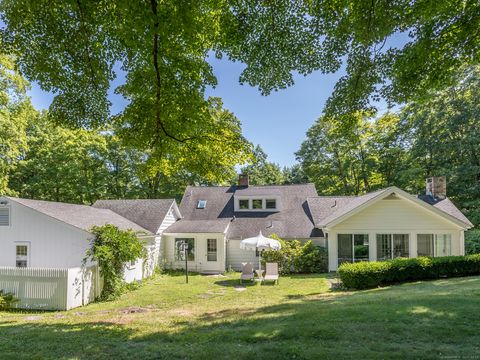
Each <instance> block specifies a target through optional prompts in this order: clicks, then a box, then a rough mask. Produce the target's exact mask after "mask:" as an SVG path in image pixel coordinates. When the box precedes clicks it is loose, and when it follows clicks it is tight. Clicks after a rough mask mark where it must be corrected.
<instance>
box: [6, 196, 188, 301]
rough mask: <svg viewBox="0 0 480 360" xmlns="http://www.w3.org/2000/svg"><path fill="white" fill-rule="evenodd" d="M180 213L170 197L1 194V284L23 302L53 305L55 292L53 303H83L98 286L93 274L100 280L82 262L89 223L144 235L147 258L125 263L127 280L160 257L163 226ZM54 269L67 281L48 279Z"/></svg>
mask: <svg viewBox="0 0 480 360" xmlns="http://www.w3.org/2000/svg"><path fill="white" fill-rule="evenodd" d="M142 211H143V212H142ZM179 216H180V215H179V212H178V207H177V205H176V202H175V201H174V200H173V199H170V200H126V201H101V202H97V203H96V204H95V206H94V207H91V206H85V205H73V204H64V203H56V202H49V201H38V200H29V199H18V198H13V197H0V289H3V290H7V291H12V292H14V293H16V294H17V295H18V294H20V296H19V297H20V298H21V300H22V303H21V305H23V306H25V307H31V306H34V307H43V308H49V307H52V306H51V304H49V303H48V301H47V300H46V298H47V297H55V296H56V297H57V298H59V299H61V300H59V301H57V304H56V305H55V306H53V308H59V307H60V308H71V307H75V306H79V305H82V304H85V303H87V302H89V301H91V300H92V298H94V297H95V295H98V292H99V285H98V283H95V282H94V283H92V281H93V280H92V278H94V277H95V276H96V280H94V281H97V282H98V281H99V277H98V274H96V273H95V272H94V273H92V265H94V264H91V263H87V264H86V265H85V266H84V265H83V260H84V258H85V253H86V251H87V249H88V248H89V247H90V245H91V240H92V234H91V233H90V230H91V228H92V227H93V226H102V225H105V224H112V225H115V226H117V227H119V228H120V229H124V230H126V229H131V230H133V231H135V232H136V233H137V235H138V236H139V238H140V239H141V240H142V241H144V243H145V246H146V248H147V250H148V251H147V252H148V258H147V261H146V262H145V263H144V262H143V260H141V259H139V260H138V261H136V262H134V263H131V264H129V265H128V266H127V268H126V269H125V280H126V281H128V282H131V281H134V280H139V279H142V278H143V277H145V276H149V275H151V273H152V271H153V269H154V267H155V265H156V264H157V262H158V259H159V253H158V252H159V249H160V240H161V236H162V232H163V230H164V229H165V228H166V227H168V226H169V225H170V224H171V223H173V222H175V220H176V219H177V218H178V217H179ZM12 268H19V269H18V270H16V271H14V270H15V269H12ZM20 268H29V270H28V271H27V270H24V269H20ZM34 269H48V270H51V269H56V270H62V271H63V270H64V272H63V273H60V272H59V271H57V272H55V271H53V272H52V271H50V272H48V271H47V272H45V271H43V270H42V271H40V270H38V271H37V270H34ZM35 271H37V273H38V274H37V273H35ZM54 273H55V274H57V275H55V276H54V277H60V278H61V277H62V276H63V277H65V282H68V284H66V285H65V284H63V283H62V281H63V280H61V279H60V280H59V279H50V280H51V281H50V284H47V283H48V279H47V278H48V277H49V276H50V277H51V276H53V275H49V274H54ZM22 274H26V275H25V276H23V275H22ZM36 274H37V275H38V278H35V277H36V276H37V275H36ZM59 274H60V275H59ZM61 274H63V275H61ZM40 284H41V285H40ZM73 286H74V287H75V289H73ZM20 287H22V288H20ZM47 288H48V289H47ZM46 289H47V290H46ZM54 295H55V296H54Z"/></svg>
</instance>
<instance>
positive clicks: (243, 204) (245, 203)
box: [238, 199, 250, 210]
mask: <svg viewBox="0 0 480 360" xmlns="http://www.w3.org/2000/svg"><path fill="white" fill-rule="evenodd" d="M248 203H249V201H248V199H242V200H238V207H239V208H240V209H241V210H248V209H249V208H250V205H249V204H248Z"/></svg>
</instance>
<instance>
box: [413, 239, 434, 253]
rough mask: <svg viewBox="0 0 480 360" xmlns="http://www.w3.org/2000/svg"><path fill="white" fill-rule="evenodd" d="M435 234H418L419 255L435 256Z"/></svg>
mask: <svg viewBox="0 0 480 360" xmlns="http://www.w3.org/2000/svg"><path fill="white" fill-rule="evenodd" d="M433 241H434V235H433V234H417V255H418V256H433V254H434V253H433Z"/></svg>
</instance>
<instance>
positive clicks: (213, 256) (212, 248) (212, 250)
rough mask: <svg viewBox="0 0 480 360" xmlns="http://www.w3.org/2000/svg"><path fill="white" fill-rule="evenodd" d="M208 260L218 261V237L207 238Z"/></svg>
mask: <svg viewBox="0 0 480 360" xmlns="http://www.w3.org/2000/svg"><path fill="white" fill-rule="evenodd" d="M207 261H217V239H208V240H207Z"/></svg>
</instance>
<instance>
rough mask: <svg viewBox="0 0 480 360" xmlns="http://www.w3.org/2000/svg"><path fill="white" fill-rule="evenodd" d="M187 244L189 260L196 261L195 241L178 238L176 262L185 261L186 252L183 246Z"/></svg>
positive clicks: (176, 242)
mask: <svg viewBox="0 0 480 360" xmlns="http://www.w3.org/2000/svg"><path fill="white" fill-rule="evenodd" d="M184 243H186V244H187V247H188V248H187V260H188V261H195V239H192V238H176V239H175V260H177V261H185V251H184V249H183V248H182V244H184Z"/></svg>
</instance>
